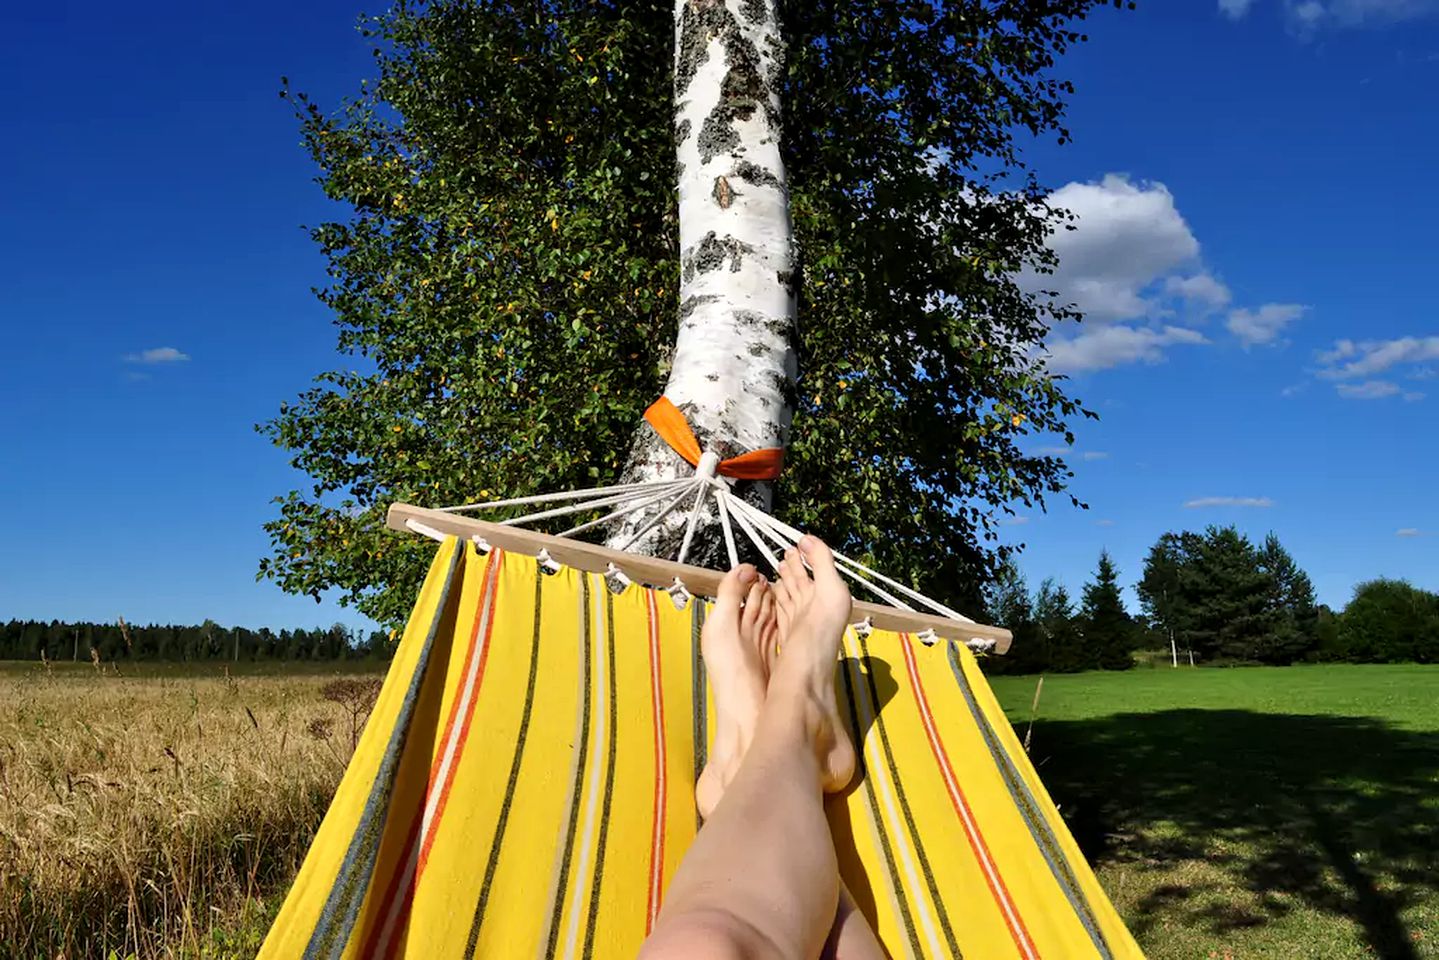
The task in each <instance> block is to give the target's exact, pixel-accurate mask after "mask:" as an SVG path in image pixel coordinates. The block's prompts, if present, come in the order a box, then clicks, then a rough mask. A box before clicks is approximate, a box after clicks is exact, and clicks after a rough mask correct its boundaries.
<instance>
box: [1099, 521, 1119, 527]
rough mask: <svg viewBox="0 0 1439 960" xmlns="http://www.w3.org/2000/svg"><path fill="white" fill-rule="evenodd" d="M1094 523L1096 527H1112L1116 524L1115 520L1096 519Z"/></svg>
mask: <svg viewBox="0 0 1439 960" xmlns="http://www.w3.org/2000/svg"><path fill="white" fill-rule="evenodd" d="M1094 525H1095V526H1096V527H1112V526H1114V521H1113V520H1096V521H1094Z"/></svg>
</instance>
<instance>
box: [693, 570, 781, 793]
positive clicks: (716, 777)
mask: <svg viewBox="0 0 1439 960" xmlns="http://www.w3.org/2000/svg"><path fill="white" fill-rule="evenodd" d="M777 631H778V624H777V623H776V621H775V614H774V591H773V590H771V589H770V586H769V581H767V580H765V578H764V577H761V576H760V575H759V572H758V571H756V570H755V568H754V567H752V566H750V565H749V564H747V563H746V564H742V565H740V566H738V567H736V568H735V569H733V570H731V571H730V572H729V573H728V574H727V575H726V576H725V578H724V580H722V581H721V582H720V586H719V591H718V593H717V595H716V596H715V604H714V609H713V610H711V611H710V615H709V617H708V618H707V619H706V620H705V627H704V632H703V633H702V634H700V653H701V655H702V656H703V657H704V662H705V670H706V672H707V673H708V674H709V679H710V688H711V690H712V691H713V694H714V700H715V735H714V743H713V744H712V745H711V746H710V751H709V758H708V760H707V762H706V763H705V768H704V770H703V771H701V772H700V775H699V780H698V781H697V782H696V783H695V807H696V808H698V809H699V812H700V816H701V817H704V818H705V819H706V820H708V819H709V817H710V814H711V813H713V812H714V808H715V806H716V805H718V804H719V800H720V797H721V796H723V795H724V791H725V787H726V786H728V785H729V782H730V781H731V780H733V779H734V777H735V774H736V773H737V772H738V771H739V767H740V761H742V760H743V759H744V755H745V753H746V752H747V751H748V750H749V745H750V741H752V740H753V739H754V731H755V725H756V724H757V723H758V722H759V711H760V707H762V706H763V705H764V699H765V688H766V687H767V686H768V685H769V671H770V665H771V663H772V662H773V660H774V656H775V649H776V646H777Z"/></svg>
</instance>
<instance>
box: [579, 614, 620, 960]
mask: <svg viewBox="0 0 1439 960" xmlns="http://www.w3.org/2000/svg"><path fill="white" fill-rule="evenodd" d="M605 662H606V663H607V664H608V665H609V669H608V673H609V694H610V697H609V699H610V709H609V743H608V747H609V758H608V761H607V762H606V764H605V799H604V803H603V804H602V805H601V807H600V837H599V841H598V843H597V844H596V845H595V879H594V882H593V883H591V884H590V911H589V916H588V917H587V918H586V921H585V923H586V927H585V947H584V953H583V954H582V956H583V957H584V960H591V958H592V957H593V956H594V953H595V920H596V918H597V917H598V916H599V912H600V888H601V887H602V886H603V885H604V879H605V845H606V844H607V843H608V842H609V832H610V809H611V807H612V805H613V802H614V795H615V753H616V750H617V749H618V748H619V736H618V729H617V727H618V724H619V709H618V702H617V700H616V695H615V694H616V687H617V682H616V679H615V595H614V592H613V591H611V590H609V589H606V590H605Z"/></svg>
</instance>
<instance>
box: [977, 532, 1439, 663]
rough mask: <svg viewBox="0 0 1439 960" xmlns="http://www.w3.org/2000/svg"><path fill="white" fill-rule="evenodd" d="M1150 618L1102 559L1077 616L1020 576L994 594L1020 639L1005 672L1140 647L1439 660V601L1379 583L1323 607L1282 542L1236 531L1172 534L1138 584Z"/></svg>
mask: <svg viewBox="0 0 1439 960" xmlns="http://www.w3.org/2000/svg"><path fill="white" fill-rule="evenodd" d="M1135 591H1136V593H1137V594H1138V595H1139V600H1140V606H1141V612H1140V614H1139V615H1137V616H1136V615H1132V614H1131V613H1130V612H1129V611H1128V610H1127V609H1125V607H1124V604H1123V599H1122V596H1121V594H1120V591H1119V587H1118V577H1117V571H1116V570H1115V569H1114V565H1113V563H1112V562H1110V559H1109V557H1108V555H1106V554H1101V556H1100V560H1099V568H1098V570H1097V571H1096V574H1095V579H1094V580H1093V581H1092V582H1091V583H1089V584H1088V585H1086V586H1085V588H1084V593H1083V595H1082V599H1081V602H1080V604H1079V605H1078V608H1075V606H1074V605H1073V604H1072V603H1071V601H1070V599H1069V595H1068V593H1067V592H1066V591H1065V589H1064V586H1063V585H1062V584H1060V583H1058V582H1056V581H1055V580H1054V579H1052V578H1051V579H1047V580H1045V581H1044V582H1043V583H1042V584H1040V586H1039V589H1038V590H1037V591H1036V592H1035V593H1034V594H1033V595H1031V594H1030V593H1029V589H1028V586H1027V584H1026V583H1025V581H1024V578H1023V576H1022V575H1021V574H1020V573H1019V570H1018V568H1016V567H1014V566H1010V567H1008V568H1007V569H1005V570H1004V571H1003V573H1002V575H1001V576H1000V577H999V579H998V580H997V582H996V583H995V584H994V585H993V586H992V587H991V589H990V591H989V597H988V607H989V609H988V613H989V616H990V617H991V618H992V620H993V621H994V622H995V623H997V624H999V625H1001V626H1004V627H1008V628H1009V629H1010V630H1012V631H1013V632H1014V646H1013V648H1012V651H1011V653H1010V654H1009V655H1008V656H1006V657H996V658H990V659H989V660H988V661H987V663H986V668H987V669H989V670H990V671H991V672H997V673H1038V672H1042V671H1055V672H1072V671H1076V670H1092V669H1101V668H1102V669H1118V670H1122V669H1126V668H1128V667H1131V666H1133V665H1134V663H1135V659H1136V658H1135V653H1136V652H1137V651H1141V650H1153V651H1162V652H1163V655H1164V659H1167V660H1170V661H1171V662H1173V661H1174V660H1177V661H1178V662H1180V663H1181V664H1189V663H1191V662H1192V663H1195V664H1222V663H1267V664H1288V663H1296V662H1318V661H1347V662H1351V663H1387V662H1399V661H1414V662H1418V663H1439V594H1434V593H1431V592H1428V591H1426V590H1421V589H1419V588H1418V587H1415V586H1413V585H1412V584H1409V583H1406V582H1404V581H1400V580H1382V579H1381V580H1371V581H1368V582H1366V583H1361V584H1359V585H1358V586H1357V587H1355V590H1354V597H1353V598H1352V599H1351V600H1350V601H1349V604H1348V606H1346V607H1345V608H1344V609H1343V610H1342V611H1334V610H1331V609H1330V608H1329V607H1327V606H1324V605H1322V604H1317V603H1316V602H1315V600H1314V587H1313V585H1312V584H1311V582H1310V580H1309V576H1308V575H1307V574H1306V573H1305V572H1304V571H1303V570H1301V569H1300V568H1299V566H1298V565H1297V564H1296V563H1295V562H1294V558H1293V557H1292V556H1290V554H1289V552H1288V551H1287V550H1285V549H1284V547H1283V546H1282V545H1281V544H1280V542H1279V539H1278V538H1277V537H1275V536H1274V535H1273V534H1270V535H1269V536H1268V537H1266V538H1265V540H1264V542H1263V543H1261V544H1256V543H1254V542H1252V541H1251V540H1249V538H1248V537H1246V536H1244V535H1243V534H1241V533H1240V532H1239V531H1238V530H1237V529H1236V528H1235V527H1232V526H1231V527H1209V528H1208V529H1207V530H1205V531H1204V532H1203V533H1194V532H1192V531H1187V530H1186V531H1184V532H1181V533H1166V534H1164V535H1163V536H1161V537H1160V538H1159V540H1158V541H1157V542H1156V543H1155V544H1154V546H1153V547H1152V548H1150V551H1149V554H1148V556H1147V557H1146V558H1145V561H1144V570H1143V573H1142V577H1141V579H1140V580H1139V582H1138V583H1137V584H1135Z"/></svg>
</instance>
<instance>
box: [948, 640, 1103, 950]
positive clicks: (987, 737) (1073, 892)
mask: <svg viewBox="0 0 1439 960" xmlns="http://www.w3.org/2000/svg"><path fill="white" fill-rule="evenodd" d="M948 658H949V667H950V670H951V671H952V672H953V674H954V679H955V683H956V684H958V686H959V692H960V694H961V695H962V696H963V697H964V702H965V705H966V706H968V707H969V712H970V715H971V716H972V717H973V718H974V721H975V724H976V725H977V726H978V727H979V732H980V734H981V736H983V738H984V743H985V746H986V747H988V749H989V753H990V756H991V757H992V758H993V759H994V762H995V767H996V768H997V769H998V770H999V774H1000V777H1001V778H1002V779H1003V780H1004V785H1005V787H1007V788H1008V789H1009V795H1010V797H1011V799H1013V800H1014V805H1015V807H1017V808H1018V809H1019V811H1020V814H1021V817H1022V819H1023V820H1024V823H1025V826H1027V827H1028V828H1029V832H1030V835H1031V836H1032V837H1033V838H1034V842H1035V845H1036V846H1037V847H1038V848H1039V851H1040V853H1041V854H1042V855H1043V857H1044V860H1045V863H1047V864H1048V865H1049V870H1050V872H1051V873H1052V874H1053V875H1054V879H1055V882H1056V883H1058V885H1059V888H1060V889H1061V890H1063V891H1064V896H1065V898H1066V899H1068V900H1069V904H1070V906H1071V907H1073V908H1074V912H1075V916H1076V917H1078V919H1079V922H1080V924H1081V925H1082V926H1083V927H1084V930H1085V932H1086V933H1088V934H1089V939H1090V940H1091V941H1092V942H1093V944H1094V948H1095V949H1096V950H1098V951H1099V955H1100V956H1101V957H1103V958H1104V960H1112V958H1113V956H1114V954H1113V952H1112V951H1111V950H1110V948H1109V944H1108V942H1107V941H1106V940H1105V939H1104V932H1103V930H1101V929H1100V926H1099V920H1098V918H1097V917H1096V916H1095V915H1094V909H1093V908H1092V907H1091V906H1090V904H1089V899H1088V898H1087V897H1085V895H1084V889H1083V888H1082V887H1081V886H1080V885H1079V878H1078V877H1076V876H1075V874H1074V868H1073V867H1071V866H1070V863H1069V858H1068V857H1066V856H1065V855H1064V850H1063V848H1061V847H1060V845H1059V838H1058V837H1057V836H1055V833H1054V830H1053V828H1052V827H1050V825H1049V821H1048V820H1046V819H1045V818H1044V814H1043V813H1041V812H1040V809H1039V802H1038V801H1037V800H1036V799H1035V796H1034V793H1033V792H1032V791H1031V790H1030V789H1029V784H1027V783H1025V782H1024V777H1023V776H1022V775H1021V774H1020V772H1019V769H1018V768H1017V767H1016V766H1015V764H1014V760H1013V759H1012V758H1011V757H1010V755H1009V751H1008V750H1006V749H1005V748H1004V744H1003V743H1002V742H1001V741H1000V739H999V736H998V734H996V733H995V732H994V728H993V727H992V726H991V725H990V723H989V719H988V717H986V716H985V714H984V711H983V710H982V709H980V706H979V702H978V701H977V700H976V699H975V697H974V691H973V690H972V689H971V688H970V683H969V677H968V676H967V675H966V674H965V672H964V664H963V663H961V662H960V659H959V651H958V648H957V647H956V646H955V644H953V643H949V645H948Z"/></svg>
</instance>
